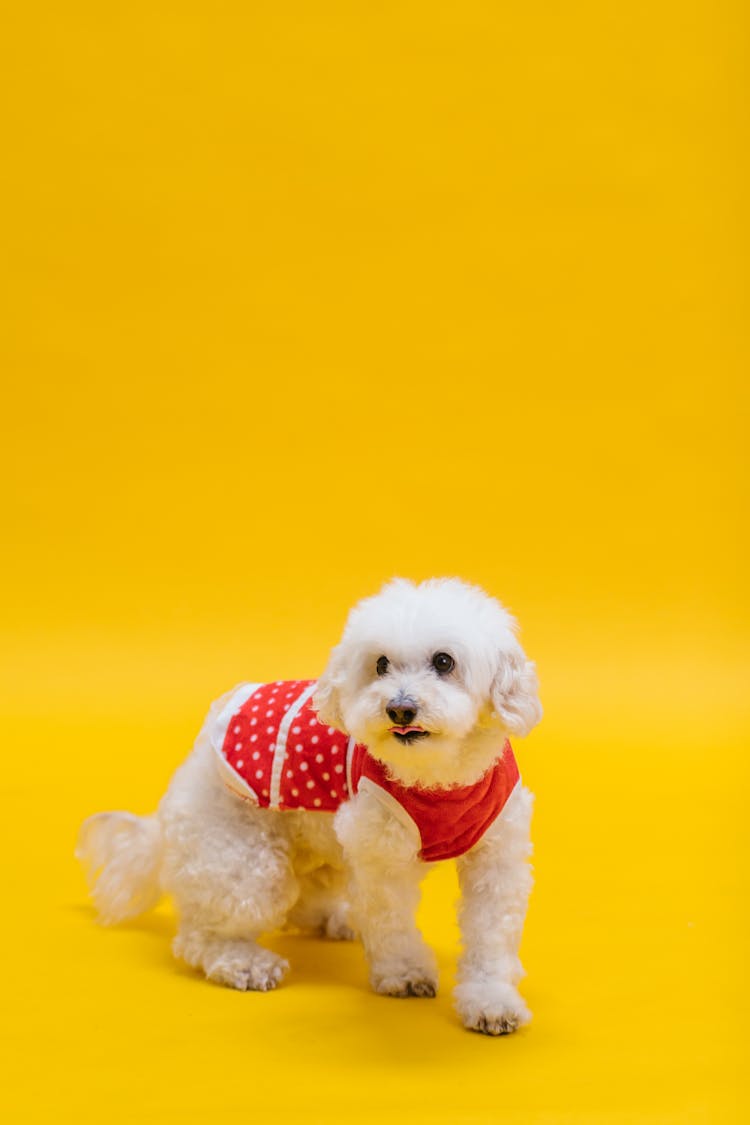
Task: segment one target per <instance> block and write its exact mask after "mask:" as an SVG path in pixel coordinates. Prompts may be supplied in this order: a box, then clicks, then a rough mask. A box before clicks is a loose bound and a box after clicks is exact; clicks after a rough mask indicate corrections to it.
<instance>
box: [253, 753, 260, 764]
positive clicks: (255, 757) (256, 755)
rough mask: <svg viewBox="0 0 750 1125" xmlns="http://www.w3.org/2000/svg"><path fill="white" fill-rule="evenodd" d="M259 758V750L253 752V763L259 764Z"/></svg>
mask: <svg viewBox="0 0 750 1125" xmlns="http://www.w3.org/2000/svg"><path fill="white" fill-rule="evenodd" d="M259 757H260V751H259V750H253V761H254V762H257V761H258V758H259Z"/></svg>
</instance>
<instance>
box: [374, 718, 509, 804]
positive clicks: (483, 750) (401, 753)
mask: <svg viewBox="0 0 750 1125" xmlns="http://www.w3.org/2000/svg"><path fill="white" fill-rule="evenodd" d="M506 738H507V734H506V733H505V732H503V731H502V730H500V729H499V728H498V727H496V726H494V725H493V726H490V727H476V728H475V729H474V730H473V731H472V732H471V734H469V735H468V737H467V738H465V739H463V740H462V741H460V742H459V741H456V742H455V743H453V744H450V743H449V744H448V745H447V746H446V745H444V744H443V745H442V746H441V747H440V748H437V749H433V750H431V749H430V747H429V746H425V745H420V746H418V747H409V746H403V747H401V746H393V747H391V746H390V745H389V746H388V747H387V750H386V751H385V752H384V753H378V752H377V750H373V751H371V752H372V753H373V754H374V755H375V756H376V757H377V758H378V759H379V760H380V761H382V762H383V764H384V765H385V766H386V767H387V769H388V773H389V775H390V776H391V777H392V778H393V780H394V781H398V782H400V783H401V784H402V785H406V786H407V787H409V788H412V787H419V788H420V789H436V788H437V789H449V788H451V787H452V786H459V785H472V784H473V783H474V782H476V781H479V779H480V777H482V775H483V774H484V773H486V772H487V770H488V769H489V768H490V767H491V766H492V765H494V763H495V762H496V761H497V760H498V758H499V757H500V756H501V755H502V752H503V747H504V745H505V740H506Z"/></svg>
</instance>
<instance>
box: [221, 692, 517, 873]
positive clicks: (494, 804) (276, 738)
mask: <svg viewBox="0 0 750 1125" xmlns="http://www.w3.org/2000/svg"><path fill="white" fill-rule="evenodd" d="M314 690H315V681H314V680H291V681H283V680H279V681H277V682H276V683H275V684H242V685H241V686H240V687H238V688H235V689H234V691H232V692H231V693H230V695H229V696H228V698H227V701H226V703H225V704H224V706H223V708H222V710H221V712H220V713H219V715H218V716H217V718H216V720H215V722H214V723H213V726H212V729H211V731H210V738H211V745H212V747H213V749H214V751H215V752H216V760H217V764H218V768H219V772H220V775H221V778H222V780H223V782H224V784H225V785H226V786H227V787H228V788H229V789H231V790H232V792H233V793H236V794H237V795H238V796H239V797H242V798H243V799H245V800H249V801H252V802H253V803H254V804H257V805H260V806H261V807H262V808H272V809H310V810H317V811H321V812H335V810H336V809H337V808H338V807H339V805H340V804H341V803H342V801H345V800H347V799H348V798H349V796H350V795H353V794H355V793H357V792H358V791H359V789H360V788H368V789H369V790H370V791H371V792H372V793H373V794H374V795H375V796H376V797H377V798H378V799H379V800H380V801H381V802H383V803H384V804H385V805H386V806H387V807H388V808H389V809H390V811H391V812H392V813H394V814H395V815H396V816H397V817H398V819H399V820H400V821H401V822H402V823H404V824H406V825H407V826H408V827H410V828H411V829H416V831H417V833H418V834H419V838H420V841H421V848H420V852H419V854H420V857H421V858H422V859H423V860H425V861H426V862H431V861H433V860H438V859H453V858H455V857H456V856H459V855H463V854H464V852H467V851H469V849H470V848H472V847H473V846H474V845H475V844H476V843H477V842H478V841H479V840H480V839H481V838H482V836H483V835H484V833H485V832H486V831H487V829H488V828H489V826H490V824H492V822H493V821H494V820H495V818H496V817H497V816H499V814H500V813H501V812H502V810H503V808H504V807H505V804H506V802H507V800H508V798H509V797H510V795H511V793H512V792H513V790H514V788H515V787H516V785H517V784H518V782H519V773H518V766H517V764H516V760H515V757H514V756H513V751H512V749H511V746H510V743H509V742H507V741H506V742H505V744H504V746H503V749H502V750H501V752H500V755H499V757H498V759H497V761H496V762H495V764H494V765H493V766H492V767H491V769H489V770H487V772H486V773H485V774H484V775H483V776H482V777H481V778H480V779H479V780H478V781H477V782H474V783H473V784H472V785H463V786H455V787H452V788H447V789H438V788H435V789H423V788H421V787H420V786H405V785H401V783H400V782H398V781H394V780H393V779H391V778H390V777H389V776H388V773H387V769H386V767H385V766H384V765H383V763H382V762H380V761H378V760H377V759H376V758H373V757H372V756H371V755H370V754H369V753H368V751H367V748H366V747H365V746H361V745H357V744H355V742H354V739H353V738H348V737H347V736H346V735H345V734H342V733H341V731H338V730H336V729H335V728H334V727H329V726H326V725H324V724H322V723H320V722H319V721H318V718H317V715H316V714H315V712H314V711H313V708H312V703H311V698H312V694H313V692H314Z"/></svg>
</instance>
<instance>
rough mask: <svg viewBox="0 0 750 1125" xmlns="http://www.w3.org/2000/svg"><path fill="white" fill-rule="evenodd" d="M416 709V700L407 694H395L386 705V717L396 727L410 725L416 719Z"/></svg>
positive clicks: (417, 708)
mask: <svg viewBox="0 0 750 1125" xmlns="http://www.w3.org/2000/svg"><path fill="white" fill-rule="evenodd" d="M418 710H419V707H418V706H417V702H416V700H415V699H411V698H410V697H409V696H397V697H396V698H395V699H391V700H390V702H389V703H388V706H387V707H386V712H387V715H388V718H389V719H390V720H391V722H392V723H393V725H394V726H397V727H408V726H410V725H411V724H412V723H413V722H414V720H415V719H416V717H417V711H418Z"/></svg>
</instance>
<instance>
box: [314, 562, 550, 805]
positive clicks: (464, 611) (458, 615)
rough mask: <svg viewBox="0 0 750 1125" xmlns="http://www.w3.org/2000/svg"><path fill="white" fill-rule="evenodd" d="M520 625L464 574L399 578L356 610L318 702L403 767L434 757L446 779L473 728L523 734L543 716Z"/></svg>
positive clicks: (329, 719)
mask: <svg viewBox="0 0 750 1125" xmlns="http://www.w3.org/2000/svg"><path fill="white" fill-rule="evenodd" d="M515 628H516V627H515V622H514V621H513V618H512V617H511V616H510V615H509V614H508V613H507V612H506V611H505V610H504V609H503V608H502V606H501V605H500V604H499V603H498V602H496V601H495V600H494V599H493V598H490V597H488V596H487V595H486V594H485V593H483V591H481V590H479V589H478V588H477V587H474V586H469V585H467V584H466V583H464V582H461V581H459V580H458V579H452V578H449V579H431V580H430V581H428V582H423V583H421V584H420V585H418V586H417V585H414V584H413V583H412V582H408V581H406V580H404V579H395V580H394V581H392V582H390V583H388V585H387V586H385V587H384V588H383V590H382V591H381V592H380V593H379V594H377V595H376V596H375V597H372V598H367V599H366V600H365V601H363V602H360V603H359V605H357V606H355V608H354V609H353V610H352V611H351V613H350V615H349V619H348V621H347V624H346V628H345V629H344V635H343V637H342V640H341V642H340V644H339V645H337V647H336V648H335V649H334V650H333V652H332V653H331V657H330V660H329V663H328V666H327V668H326V670H325V672H324V673H323V675H322V677H321V678H320V680H319V681H318V685H317V689H316V692H315V696H314V699H313V703H314V705H315V707H316V708H317V710H318V713H319V715H320V717H321V719H322V721H323V722H325V723H328V724H329V725H330V726H334V727H338V728H339V729H340V730H344V731H346V732H347V733H348V734H350V735H352V736H354V738H355V739H356V740H357V742H361V743H364V744H365V745H366V746H367V747H368V749H369V751H370V753H371V754H372V755H373V756H375V757H377V758H379V759H381V760H382V761H384V762H386V763H388V764H390V765H391V766H393V767H394V768H395V769H396V771H397V772H402V769H404V768H405V769H406V770H407V772H409V773H414V772H415V771H416V772H417V773H419V774H421V773H423V772H424V771H422V770H421V769H420V763H424V764H425V765H426V764H427V763H429V764H430V769H429V770H428V771H427V772H428V773H429V775H430V776H432V777H433V778H434V777H435V776H436V775H437V776H438V777H443V778H444V779H445V782H446V783H447V782H448V781H449V780H450V779H451V778H452V777H453V776H455V774H456V769H455V767H456V765H457V764H458V762H459V760H460V757H461V754H462V751H463V750H464V748H465V747H467V746H468V745H469V744H471V742H472V738H473V736H475V735H476V736H477V737H481V738H482V739H483V741H486V740H487V735H491V736H495V737H496V738H499V737H500V736H501V735H525V734H528V732H529V731H530V730H531V729H532V727H533V726H535V724H536V723H537V722H538V721H539V719H540V718H541V705H540V703H539V698H538V695H537V679H536V673H535V670H534V665H533V664H532V663H531V662H530V661H529V660H527V659H526V657H525V655H524V653H523V651H522V649H521V646H520V645H519V643H518V641H517V640H516V636H515ZM441 764H442V765H443V766H444V769H442V770H441Z"/></svg>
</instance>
